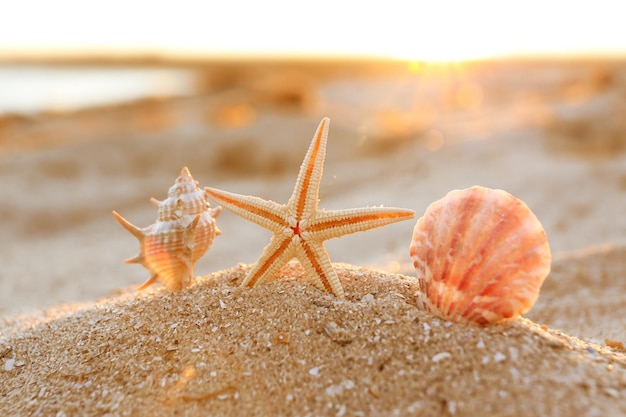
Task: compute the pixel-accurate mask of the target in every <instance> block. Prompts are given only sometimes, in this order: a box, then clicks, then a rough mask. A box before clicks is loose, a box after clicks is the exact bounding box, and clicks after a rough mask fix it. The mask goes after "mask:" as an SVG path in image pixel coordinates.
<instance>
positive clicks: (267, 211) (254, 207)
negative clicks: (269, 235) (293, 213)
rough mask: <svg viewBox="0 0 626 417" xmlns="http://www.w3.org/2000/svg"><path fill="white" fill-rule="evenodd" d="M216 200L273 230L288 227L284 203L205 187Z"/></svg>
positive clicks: (237, 213) (279, 231)
mask: <svg viewBox="0 0 626 417" xmlns="http://www.w3.org/2000/svg"><path fill="white" fill-rule="evenodd" d="M205 192H206V193H207V194H208V195H209V196H210V197H212V198H213V199H214V200H215V201H217V202H219V203H220V204H221V205H223V206H224V207H226V208H227V209H229V210H230V211H232V212H233V213H235V214H236V215H238V216H241V217H243V218H244V219H246V220H250V221H251V222H254V223H256V224H258V225H259V226H262V227H264V228H266V229H268V230H270V231H271V232H277V233H281V232H282V231H283V230H284V229H285V227H287V221H286V220H285V214H284V213H285V209H284V207H285V206H284V205H282V204H278V203H275V202H273V201H270V200H264V199H262V198H259V197H252V196H246V195H241V194H234V193H229V192H228V191H222V190H218V189H216V188H208V187H207V188H205Z"/></svg>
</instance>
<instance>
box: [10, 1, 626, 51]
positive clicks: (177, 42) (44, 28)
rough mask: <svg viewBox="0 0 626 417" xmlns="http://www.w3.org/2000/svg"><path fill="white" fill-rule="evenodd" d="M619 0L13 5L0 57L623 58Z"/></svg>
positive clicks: (624, 36)
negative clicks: (112, 53)
mask: <svg viewBox="0 0 626 417" xmlns="http://www.w3.org/2000/svg"><path fill="white" fill-rule="evenodd" d="M623 5H624V4H623V3H622V2H621V1H619V0H595V1H576V0H570V1H561V0H543V1H540V0H527V1H505V0H472V1H468V0H460V1H449V0H429V1H421V0H415V1H397V0H383V1H361V2H356V1H345V0H344V1H341V0H334V1H332V0H316V1H314V2H296V1H281V0H266V1H263V2H261V1H243V0H218V1H215V0H205V1H191V0H179V1H176V2H174V1H171V2H159V1H154V0H153V1H150V0H107V1H102V2H90V1H83V0H55V1H48V0H39V1H35V0H20V1H11V2H8V3H7V4H4V5H3V6H2V15H1V16H0V55H1V54H5V55H10V54H35V55H36V54H40V53H46V54H51V53H52V54H54V53H62V54H66V53H87V54H88V53H103V52H104V53H110V52H122V53H157V54H172V55H207V54H208V55H230V56H232V55H234V56H238V55H261V56H263V55H265V56H267V55H270V56H283V55H298V56H319V55H331V56H357V57H358V56H378V57H389V58H402V59H412V60H463V59H472V58H484V57H493V56H511V55H555V54H559V55H571V54H602V55H606V54H621V55H626V31H625V29H624V23H623V22H624V14H623V11H622V10H623V8H624V7H623Z"/></svg>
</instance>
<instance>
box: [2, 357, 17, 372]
mask: <svg viewBox="0 0 626 417" xmlns="http://www.w3.org/2000/svg"><path fill="white" fill-rule="evenodd" d="M14 367H15V359H7V360H6V361H5V362H4V370H5V371H7V372H10V371H12V370H13V368H14Z"/></svg>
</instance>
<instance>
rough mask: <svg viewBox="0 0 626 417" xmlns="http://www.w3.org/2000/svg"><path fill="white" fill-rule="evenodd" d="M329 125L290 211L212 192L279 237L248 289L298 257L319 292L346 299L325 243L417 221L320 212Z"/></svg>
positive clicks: (372, 212) (383, 213)
mask: <svg viewBox="0 0 626 417" xmlns="http://www.w3.org/2000/svg"><path fill="white" fill-rule="evenodd" d="M329 123H330V120H329V119H328V118H324V119H323V120H322V121H321V123H320V125H319V126H318V128H317V131H316V132H315V136H313V140H312V141H311V145H310V146H309V150H308V152H307V154H306V156H305V157H304V161H303V162H302V166H301V167H300V173H299V174H298V179H297V180H296V185H295V187H294V189H293V194H292V195H291V198H290V199H289V202H288V203H287V204H286V205H284V204H278V203H275V202H273V201H268V200H264V199H262V198H259V197H252V196H244V195H239V194H233V193H229V192H226V191H221V190H217V189H214V188H207V189H206V191H207V193H208V194H209V196H211V197H213V198H214V199H215V200H216V201H218V202H219V203H220V204H222V205H223V206H224V207H226V208H227V209H229V210H231V211H232V212H233V213H235V214H237V215H239V216H241V217H243V218H245V219H248V220H250V221H252V222H254V223H256V224H258V225H260V226H262V227H264V228H266V229H268V230H269V231H271V232H272V233H273V236H272V239H271V241H270V243H269V245H267V246H266V247H265V250H264V251H263V254H262V255H261V257H260V258H259V260H258V261H257V263H256V265H255V266H254V267H253V268H252V269H251V270H250V272H249V273H248V275H247V276H246V278H245V279H244V281H243V283H242V285H246V286H249V287H252V286H254V285H256V284H258V283H260V282H263V281H265V280H267V279H270V278H272V277H273V276H274V275H275V274H276V273H277V272H278V270H279V269H280V268H281V267H282V266H283V265H285V264H286V263H287V262H289V261H290V260H291V259H293V258H294V257H295V258H297V259H298V261H300V263H301V264H302V267H303V268H304V269H305V270H306V271H307V273H308V275H309V276H310V278H311V279H312V281H313V283H314V284H315V285H316V286H317V287H319V288H320V289H322V290H325V291H328V292H331V293H333V294H334V295H335V296H337V297H339V298H343V297H344V293H343V287H342V286H341V283H340V282H339V278H337V274H336V273H335V271H334V270H333V267H332V265H331V262H330V258H329V257H328V253H327V252H326V249H325V248H324V241H325V240H328V239H332V238H335V237H340V236H344V235H348V234H351V233H355V232H359V231H362V230H368V229H373V228H376V227H380V226H384V225H387V224H390V223H395V222H398V221H401V220H408V219H410V218H412V217H413V216H414V215H415V213H414V212H413V211H412V210H406V209H400V208H392V207H366V208H355V209H347V210H319V209H318V208H317V205H318V195H319V185H320V181H321V179H322V170H323V166H324V158H325V156H326V139H327V137H328V125H329Z"/></svg>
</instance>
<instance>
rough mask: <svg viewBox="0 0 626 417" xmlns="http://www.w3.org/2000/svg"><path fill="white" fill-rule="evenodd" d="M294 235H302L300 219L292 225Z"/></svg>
mask: <svg viewBox="0 0 626 417" xmlns="http://www.w3.org/2000/svg"><path fill="white" fill-rule="evenodd" d="M291 230H293V234H294V235H298V236H300V222H299V221H298V222H297V223H296V225H295V226H294V227H291Z"/></svg>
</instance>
